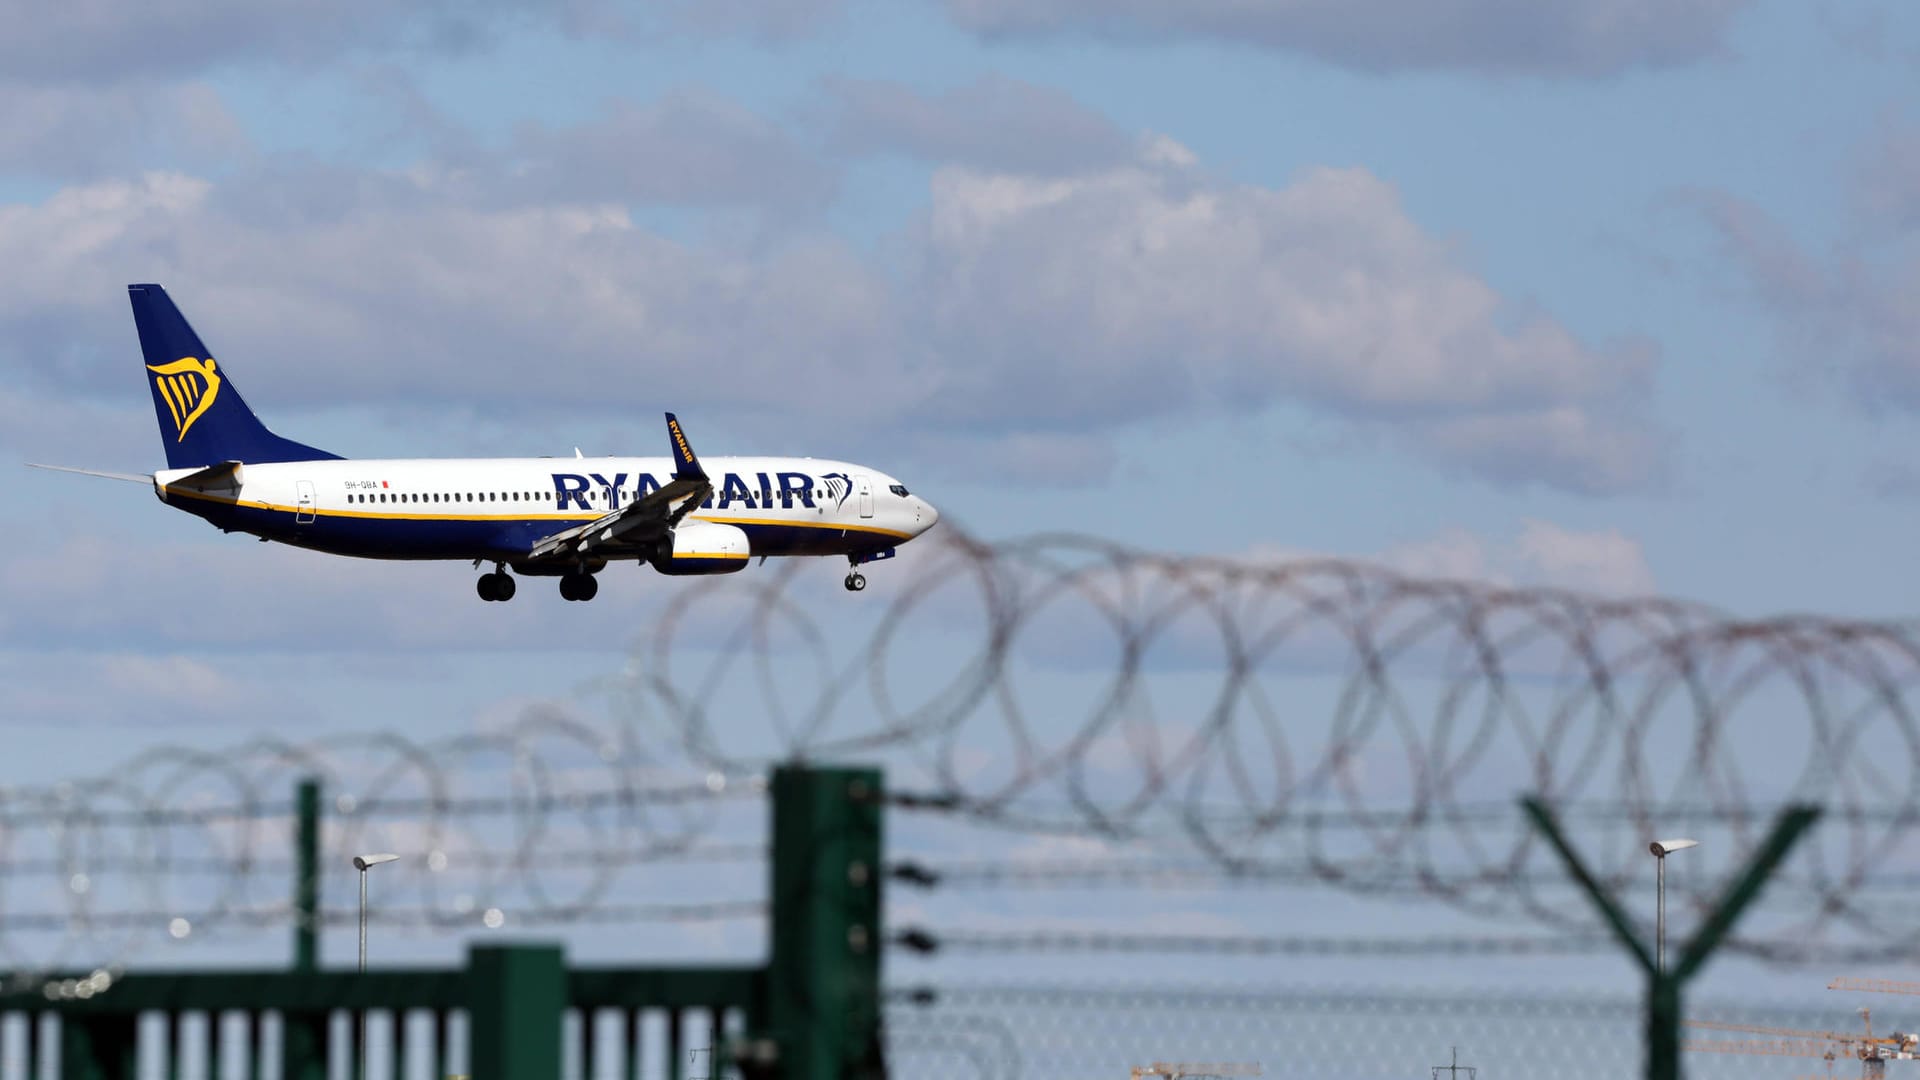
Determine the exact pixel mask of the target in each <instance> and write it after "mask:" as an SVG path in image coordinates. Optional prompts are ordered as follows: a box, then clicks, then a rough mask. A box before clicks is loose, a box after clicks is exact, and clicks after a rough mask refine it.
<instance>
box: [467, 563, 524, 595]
mask: <svg viewBox="0 0 1920 1080" xmlns="http://www.w3.org/2000/svg"><path fill="white" fill-rule="evenodd" d="M476 591H478V592H479V593H480V599H482V600H485V601H487V602H488V603H492V602H494V601H501V602H505V601H507V600H511V599H513V594H514V592H515V591H516V586H515V585H514V583H513V576H512V575H510V574H508V573H507V571H506V570H505V568H500V569H496V570H494V572H493V573H491V574H482V575H480V582H479V584H478V585H477V586H476Z"/></svg>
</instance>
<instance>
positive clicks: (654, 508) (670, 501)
mask: <svg viewBox="0 0 1920 1080" xmlns="http://www.w3.org/2000/svg"><path fill="white" fill-rule="evenodd" d="M667 441H668V442H669V443H671V444H672V445H673V460H674V473H673V480H672V481H671V482H670V483H668V484H667V485H666V486H665V487H663V488H661V489H660V490H658V491H653V492H649V493H648V494H647V496H646V497H645V498H642V499H636V500H634V501H633V502H631V503H628V504H627V505H625V506H623V507H621V508H620V509H618V510H613V511H609V512H608V513H605V514H602V515H600V516H599V517H597V518H595V519H593V520H592V521H589V522H587V523H586V524H585V525H575V526H574V527H572V528H570V529H563V530H561V531H560V532H557V533H554V534H552V535H550V536H543V537H541V538H540V539H538V540H536V541H534V543H533V548H532V550H531V551H529V552H528V558H529V559H532V560H533V561H536V562H539V561H546V560H551V559H568V558H573V557H576V556H582V555H590V554H616V553H617V554H627V553H628V552H629V551H630V550H631V549H636V548H638V547H640V546H642V545H644V544H646V543H648V542H650V541H653V540H657V539H659V538H660V537H663V536H665V535H666V534H667V533H669V532H671V531H672V530H673V527H674V526H676V525H678V524H680V519H681V518H684V517H686V516H687V513H688V512H689V511H691V510H692V509H693V508H694V507H696V506H699V505H700V504H701V503H703V502H705V501H706V498H707V496H708V495H711V494H712V493H713V482H712V481H711V480H709V479H708V478H707V473H706V470H704V469H702V468H701V467H700V459H698V458H696V457H694V456H693V447H692V445H691V444H689V443H688V442H687V436H686V433H685V432H684V431H682V430H681V429H680V421H679V420H678V419H676V418H675V417H674V415H673V414H672V413H668V414H667Z"/></svg>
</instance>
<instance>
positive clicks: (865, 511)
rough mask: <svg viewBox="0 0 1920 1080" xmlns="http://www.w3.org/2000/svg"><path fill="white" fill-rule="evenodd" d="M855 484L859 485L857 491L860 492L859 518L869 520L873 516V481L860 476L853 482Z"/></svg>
mask: <svg viewBox="0 0 1920 1080" xmlns="http://www.w3.org/2000/svg"><path fill="white" fill-rule="evenodd" d="M855 483H857V484H859V485H860V486H859V489H858V490H859V492H860V516H861V517H863V518H870V517H872V516H873V481H872V480H870V479H868V478H867V477H865V476H862V477H861V478H860V479H859V480H857V481H855Z"/></svg>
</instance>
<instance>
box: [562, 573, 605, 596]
mask: <svg viewBox="0 0 1920 1080" xmlns="http://www.w3.org/2000/svg"><path fill="white" fill-rule="evenodd" d="M598 595H600V583H599V582H598V581H596V580H594V577H593V575H592V574H584V573H581V572H580V571H578V570H576V571H574V572H573V573H571V574H565V575H562V576H561V578H560V599H562V600H591V599H593V598H594V597H596V596H598Z"/></svg>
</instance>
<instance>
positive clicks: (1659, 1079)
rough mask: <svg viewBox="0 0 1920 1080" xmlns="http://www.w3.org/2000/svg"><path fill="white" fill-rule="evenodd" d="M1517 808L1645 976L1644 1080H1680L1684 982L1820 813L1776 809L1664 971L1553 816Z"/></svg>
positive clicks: (1542, 809) (1533, 807)
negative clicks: (1756, 845)
mask: <svg viewBox="0 0 1920 1080" xmlns="http://www.w3.org/2000/svg"><path fill="white" fill-rule="evenodd" d="M1520 804H1521V806H1522V807H1524V808H1525V809H1526V812H1527V816H1529V817H1531V818H1532V819H1533V824H1534V826H1535V827H1536V828H1538V829H1539V830H1540V832H1541V833H1542V834H1543V835H1544V836H1546V838H1547V842H1548V843H1549V844H1551V845H1553V849H1554V850H1555V851H1556V852H1558V853H1559V855H1560V860H1561V861H1562V862H1564V863H1566V864H1567V872H1568V873H1570V874H1572V875H1573V879H1574V881H1575V882H1577V883H1578V884H1579V886H1580V888H1581V890H1582V891H1583V892H1585V893H1586V894H1587V897H1588V898H1589V899H1591V900H1592V901H1593V904H1594V906H1595V907H1597V908H1599V909H1600V914H1601V916H1602V917H1604V918H1605V919H1606V921H1607V925H1608V926H1609V927H1610V928H1611V929H1612V930H1613V934H1614V936H1615V937H1617V938H1619V939H1620V942H1621V944H1622V945H1624V946H1625V947H1626V949H1627V951H1628V952H1629V953H1631V954H1632V955H1633V958H1634V960H1635V961H1637V962H1638V963H1639V964H1640V967H1641V969H1642V970H1644V971H1645V972H1646V974H1647V1033H1646V1038H1647V1080H1680V1022H1681V1020H1682V1019H1683V1017H1684V1015H1685V1014H1684V1011H1683V1001H1682V999H1683V996H1684V994H1683V992H1684V991H1685V989H1686V984H1687V982H1688V980H1690V979H1692V978H1693V977H1694V976H1695V975H1697V974H1699V972H1700V969H1701V967H1703V966H1704V965H1705V964H1706V962H1707V958H1708V957H1709V956H1711V955H1713V952H1714V950H1715V949H1717V948H1719V947H1720V944H1721V942H1723V941H1725V940H1726V936H1727V934H1728V933H1729V932H1730V931H1732V929H1733V924H1734V922H1735V921H1737V920H1738V919H1739V918H1740V915H1741V913H1742V912H1744V911H1745V910H1746V909H1747V907H1748V906H1749V905H1751V904H1752V903H1753V902H1754V900H1756V899H1758V898H1759V896H1760V890H1761V889H1762V888H1764V887H1765V886H1766V883H1767V879H1768V878H1770V877H1772V876H1773V872H1774V871H1775V870H1776V869H1778V868H1779V866H1780V863H1781V862H1782V861H1783V860H1784V859H1785V858H1786V857H1787V852H1788V851H1790V850H1792V849H1793V845H1794V844H1795V843H1796V842H1798V841H1799V839H1800V837H1801V836H1802V835H1803V834H1804V833H1805V832H1806V831H1807V830H1808V829H1809V828H1811V827H1812V826H1813V823H1814V822H1815V821H1817V820H1819V818H1820V810H1819V809H1818V808H1817V807H1812V806H1789V807H1787V808H1786V809H1785V810H1783V811H1781V813H1780V816H1779V817H1778V818H1777V819H1775V821H1774V824H1773V829H1772V831H1770V832H1769V833H1768V834H1767V838H1766V840H1765V841H1763V842H1762V843H1761V845H1760V851H1759V854H1757V855H1755V856H1754V858H1753V861H1752V862H1750V863H1748V864H1747V869H1746V870H1745V872H1743V873H1742V874H1741V875H1740V880H1739V881H1737V882H1735V883H1734V884H1733V887H1732V888H1729V889H1728V890H1727V892H1726V894H1725V895H1724V896H1722V897H1721V898H1720V903H1719V904H1718V905H1716V906H1715V907H1714V909H1713V912H1712V913H1711V914H1709V915H1708V916H1707V919H1706V922H1704V923H1703V924H1701V927H1700V929H1699V931H1698V932H1696V933H1695V934H1694V936H1693V940H1691V941H1689V942H1688V943H1687V945H1686V947H1685V949H1683V950H1682V952H1681V954H1680V962H1679V963H1678V964H1676V965H1674V967H1673V968H1671V969H1670V970H1667V971H1664V972H1663V971H1661V970H1660V966H1659V964H1658V963H1656V961H1655V958H1654V954H1653V953H1652V952H1651V951H1650V950H1649V949H1648V948H1647V946H1646V945H1645V943H1643V942H1642V941H1641V940H1640V936H1639V934H1638V933H1637V932H1636V931H1635V930H1634V928H1633V923H1632V922H1631V921H1630V920H1629V919H1628V918H1627V914H1626V912H1625V911H1624V910H1622V909H1621V907H1620V905H1619V904H1617V903H1615V902H1614V899H1613V897H1611V896H1609V895H1607V893H1606V890H1604V889H1602V888H1601V887H1600V883H1599V881H1597V880H1596V879H1595V878H1594V876H1593V874H1592V873H1590V872H1589V871H1588V870H1587V867H1586V864H1585V863H1584V862H1582V861H1581V860H1580V856H1579V855H1577V854H1575V852H1574V850H1573V847H1572V845H1570V844H1569V843H1567V838H1566V836H1565V834H1563V833H1562V832H1561V831H1560V826H1559V824H1558V823H1557V822H1556V821H1555V820H1554V817H1553V812H1552V811H1551V810H1548V809H1547V806H1546V804H1545V803H1543V802H1541V801H1540V800H1538V799H1522V800H1520Z"/></svg>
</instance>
